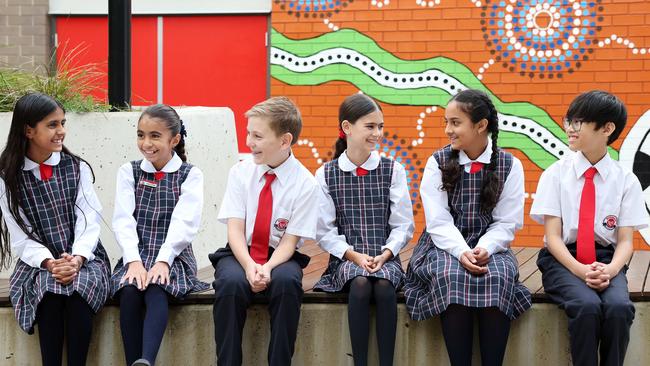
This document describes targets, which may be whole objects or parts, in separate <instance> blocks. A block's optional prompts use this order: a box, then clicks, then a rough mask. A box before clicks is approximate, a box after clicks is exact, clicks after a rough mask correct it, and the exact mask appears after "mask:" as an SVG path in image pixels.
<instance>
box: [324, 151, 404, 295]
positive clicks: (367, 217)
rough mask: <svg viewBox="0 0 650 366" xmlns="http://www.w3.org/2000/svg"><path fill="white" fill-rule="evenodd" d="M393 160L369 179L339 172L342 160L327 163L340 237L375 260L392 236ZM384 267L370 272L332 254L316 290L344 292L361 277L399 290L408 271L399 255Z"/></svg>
mask: <svg viewBox="0 0 650 366" xmlns="http://www.w3.org/2000/svg"><path fill="white" fill-rule="evenodd" d="M392 177H393V161H392V160H390V159H387V158H381V161H380V163H379V166H378V167H377V169H375V170H371V171H369V172H368V174H367V175H365V176H355V175H353V174H352V172H345V171H343V170H341V169H339V166H338V159H335V160H332V161H330V162H328V163H326V164H325V182H326V183H327V187H328V189H329V192H330V196H331V197H332V200H333V201H334V207H335V208H336V225H337V227H338V230H339V234H342V235H345V238H346V241H347V243H348V244H349V245H351V246H353V247H354V250H355V251H357V252H360V253H364V254H367V255H370V256H372V257H374V256H377V255H379V254H381V247H382V246H384V245H385V244H386V239H387V238H388V236H389V235H390V227H389V226H388V218H389V217H390V185H391V180H392ZM394 254H395V256H394V257H393V258H392V259H391V260H389V261H386V263H384V265H383V266H382V268H381V269H380V270H379V271H377V272H375V273H369V272H367V271H365V270H364V269H362V268H361V267H359V266H357V265H356V264H354V263H353V262H351V261H348V260H346V259H343V260H341V259H339V258H337V257H335V256H332V255H330V260H329V265H328V266H327V269H326V270H325V273H324V274H323V276H322V277H321V279H320V280H319V281H318V283H316V285H315V286H314V290H321V291H327V292H337V291H341V290H342V289H343V288H344V287H345V285H346V283H347V282H348V281H350V280H352V279H353V278H355V277H357V276H364V277H377V278H384V279H387V280H389V281H390V282H391V283H392V284H393V286H394V287H395V289H398V288H399V287H400V286H401V285H402V282H403V280H404V271H403V270H402V265H401V262H400V259H399V255H398V253H394Z"/></svg>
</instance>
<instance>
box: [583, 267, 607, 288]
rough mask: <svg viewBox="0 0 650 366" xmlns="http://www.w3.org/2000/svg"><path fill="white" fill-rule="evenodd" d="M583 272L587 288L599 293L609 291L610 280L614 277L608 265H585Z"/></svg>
mask: <svg viewBox="0 0 650 366" xmlns="http://www.w3.org/2000/svg"><path fill="white" fill-rule="evenodd" d="M583 271H584V273H585V275H584V276H585V277H584V281H585V283H586V284H587V286H589V287H590V288H592V289H594V290H596V291H599V292H600V291H604V290H605V289H607V287H609V284H610V280H611V279H612V278H613V277H614V274H613V273H612V268H611V267H610V266H609V265H608V264H604V263H600V262H594V263H592V264H584V265H583Z"/></svg>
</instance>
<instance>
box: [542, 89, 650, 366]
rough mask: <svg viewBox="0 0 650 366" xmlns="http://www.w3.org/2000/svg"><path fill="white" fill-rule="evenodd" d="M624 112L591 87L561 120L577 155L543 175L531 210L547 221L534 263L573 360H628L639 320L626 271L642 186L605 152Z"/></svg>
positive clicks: (640, 221) (640, 223)
mask: <svg viewBox="0 0 650 366" xmlns="http://www.w3.org/2000/svg"><path fill="white" fill-rule="evenodd" d="M626 120H627V112H626V109H625V106H624V105H623V103H622V102H621V101H620V100H619V99H618V98H617V97H615V96H614V95H612V94H609V93H606V92H603V91H589V92H586V93H583V94H581V95H579V96H578V97H577V98H575V99H574V100H573V102H571V105H570V106H569V110H568V111H567V114H566V117H565V119H564V128H565V130H566V134H567V137H568V142H569V148H570V149H571V150H572V151H574V152H575V153H574V154H570V155H569V156H566V157H565V158H563V159H562V160H560V161H557V162H555V163H554V164H552V165H551V166H550V167H549V168H548V169H546V171H544V173H543V174H542V176H541V178H540V180H539V184H538V185H537V193H536V196H535V201H534V202H533V205H532V208H531V210H530V216H531V218H532V219H533V220H535V221H537V222H539V223H543V224H544V233H545V236H544V244H545V248H544V249H542V250H541V251H540V253H539V258H538V259H537V265H538V266H539V269H540V271H541V272H542V282H543V284H544V290H545V291H546V293H547V294H548V295H549V296H550V297H551V299H552V300H553V301H555V302H557V303H558V304H559V306H560V307H561V308H562V309H564V311H565V312H566V314H567V316H568V317H569V337H570V344H571V356H572V359H573V364H574V365H597V364H598V355H599V345H600V364H601V365H623V360H624V358H625V351H626V349H627V345H628V342H629V338H630V326H631V325H632V320H633V319H634V305H633V304H632V302H631V301H630V296H629V293H628V289H627V279H626V277H625V272H626V270H627V266H626V263H627V262H628V261H629V259H630V257H631V256H632V251H633V245H632V238H633V232H634V230H638V229H641V228H644V227H646V226H647V224H648V217H647V212H646V210H645V207H644V200H643V193H642V190H641V184H640V183H639V180H638V179H637V177H636V176H635V175H634V174H633V173H632V172H630V171H629V170H627V169H625V168H623V167H622V166H621V165H620V164H619V163H618V162H617V161H615V160H612V158H611V157H610V156H609V154H608V153H607V146H608V145H609V144H611V143H612V142H614V141H615V140H616V139H617V138H618V136H619V135H620V134H621V131H623V128H624V127H625V122H626Z"/></svg>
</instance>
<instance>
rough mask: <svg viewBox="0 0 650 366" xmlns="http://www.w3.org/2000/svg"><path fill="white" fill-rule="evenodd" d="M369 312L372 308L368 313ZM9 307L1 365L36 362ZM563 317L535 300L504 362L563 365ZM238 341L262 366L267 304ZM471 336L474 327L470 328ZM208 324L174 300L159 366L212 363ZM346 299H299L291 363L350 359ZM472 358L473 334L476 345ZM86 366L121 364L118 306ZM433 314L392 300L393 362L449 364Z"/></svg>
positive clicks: (101, 320)
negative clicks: (410, 310) (419, 314)
mask: <svg viewBox="0 0 650 366" xmlns="http://www.w3.org/2000/svg"><path fill="white" fill-rule="evenodd" d="M635 306H636V319H635V321H634V324H633V326H632V331H631V342H630V346H629V348H628V352H627V358H626V362H625V365H629V366H632V365H643V364H647V360H648V359H650V347H648V346H649V345H650V302H637V303H635ZM373 316H374V315H373ZM15 322H16V321H15V319H14V316H13V311H12V309H11V308H0V332H2V334H3V337H2V339H1V340H0V359H2V360H3V362H2V364H3V365H7V366H11V365H37V364H39V363H40V352H39V347H38V337H37V336H36V335H34V336H29V335H27V334H25V333H23V332H22V331H21V330H20V329H19V328H18V327H17V326H16V324H15ZM566 327H567V322H566V317H565V315H564V312H563V311H561V310H560V309H558V308H557V307H556V306H555V305H553V304H540V303H536V304H534V305H533V307H532V308H531V309H530V310H529V311H528V312H526V313H525V314H524V315H522V316H521V317H520V318H519V319H517V320H516V321H515V322H514V323H513V326H512V331H511V333H510V340H509V343H508V349H507V354H506V360H505V364H506V365H540V366H542V365H543V366H548V365H569V364H570V358H569V344H568V333H567V328H566ZM374 332H375V330H374V321H372V322H371V332H370V349H369V355H370V364H377V363H378V361H377V358H376V355H377V346H376V339H375V335H374ZM244 336H245V337H246V338H247V341H245V342H244V347H243V350H244V355H245V357H244V365H266V350H267V345H268V340H269V336H270V329H269V316H268V312H267V310H266V306H265V305H261V304H257V305H253V306H252V307H251V308H250V309H249V311H248V321H247V323H246V329H245V335H244ZM475 338H476V332H475ZM214 348H215V346H214V326H213V322H212V306H211V305H208V304H197V305H184V306H172V308H171V312H170V320H169V325H168V327H167V333H166V334H165V338H164V340H163V344H162V346H161V349H160V352H159V355H158V362H157V365H161V366H164V365H214V364H215V363H216V360H215V349H214ZM351 352H352V351H351V347H350V340H349V333H348V323H347V305H345V304H315V303H311V304H304V305H303V307H302V315H301V319H300V328H299V330H298V341H297V343H296V353H295V356H294V359H293V364H294V365H327V366H330V365H352V357H351ZM474 358H475V364H479V360H478V341H477V340H475V345H474ZM88 364H89V365H123V364H124V356H123V351H122V339H121V336H120V331H119V308H118V307H116V306H108V307H106V308H105V309H104V310H103V311H102V312H101V313H100V314H99V315H98V316H97V317H96V319H95V328H94V330H93V339H92V344H91V348H90V356H89V359H88ZM448 364H449V361H448V359H447V353H446V349H445V345H444V341H443V338H442V334H441V330H440V323H439V321H438V319H436V318H434V319H429V320H427V321H424V322H414V321H411V320H410V319H409V317H408V314H407V313H406V308H405V307H404V305H403V304H399V305H398V325H397V341H396V345H395V365H400V366H401V365H405V366H416V365H448Z"/></svg>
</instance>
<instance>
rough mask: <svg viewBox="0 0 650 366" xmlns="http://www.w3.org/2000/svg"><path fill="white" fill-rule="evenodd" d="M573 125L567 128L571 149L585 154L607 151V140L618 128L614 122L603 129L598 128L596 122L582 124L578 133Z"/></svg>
mask: <svg viewBox="0 0 650 366" xmlns="http://www.w3.org/2000/svg"><path fill="white" fill-rule="evenodd" d="M573 125H574V124H572V125H569V126H567V127H566V128H565V132H566V134H567V140H568V143H569V149H571V151H582V152H583V153H589V152H593V151H600V150H602V149H606V148H607V139H608V138H609V136H610V135H611V134H612V132H614V130H615V128H616V127H615V125H614V123H612V122H608V123H607V124H605V125H604V126H603V127H601V128H596V123H594V122H582V123H581V124H580V128H579V129H577V131H576V128H574V126H573Z"/></svg>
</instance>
